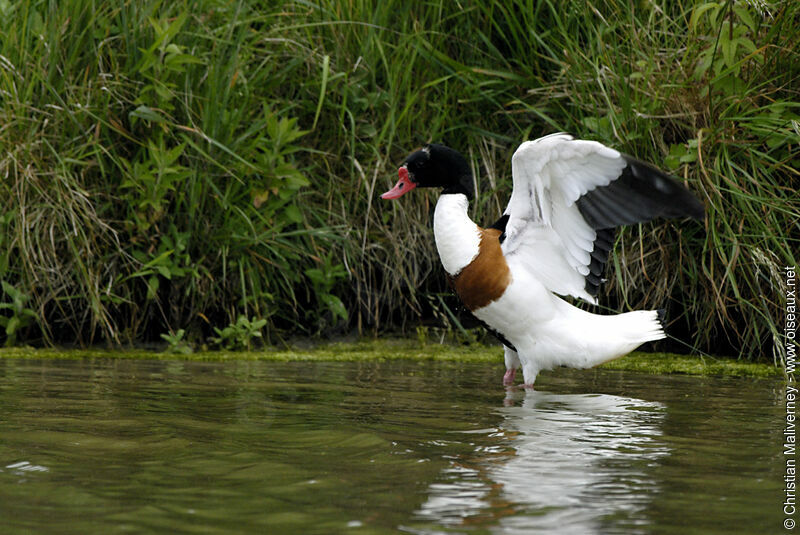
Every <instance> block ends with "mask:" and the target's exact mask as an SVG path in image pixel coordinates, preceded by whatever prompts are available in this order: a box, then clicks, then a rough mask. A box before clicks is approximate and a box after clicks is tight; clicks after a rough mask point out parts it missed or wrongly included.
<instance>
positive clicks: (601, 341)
mask: <svg viewBox="0 0 800 535" xmlns="http://www.w3.org/2000/svg"><path fill="white" fill-rule="evenodd" d="M511 178H512V186H513V189H512V193H511V197H510V199H509V202H508V205H507V207H506V209H505V211H504V212H503V214H502V215H501V216H500V218H499V219H498V220H497V221H496V222H495V223H493V224H492V225H490V226H488V227H481V226H479V225H478V224H476V223H475V222H474V221H472V219H470V217H469V214H468V207H469V202H470V201H471V200H472V199H473V197H474V195H475V190H476V188H475V179H474V177H473V175H472V171H471V168H470V165H469V164H468V162H467V160H466V159H465V158H464V156H462V155H461V154H460V153H459V152H458V151H456V150H454V149H452V148H450V147H448V146H446V145H442V144H437V143H431V144H427V145H425V146H423V147H422V148H421V149H419V150H416V151H415V152H413V153H412V154H410V155H409V156H408V157H407V158H406V159H405V161H403V163H402V165H401V166H400V168H399V169H398V180H397V183H396V184H395V186H394V187H393V188H391V189H390V190H389V191H387V192H386V193H384V194H383V195H381V198H383V199H387V200H394V199H398V198H400V197H402V196H403V195H406V194H407V193H409V192H411V191H412V190H414V189H416V188H426V187H428V188H439V189H441V193H440V195H439V198H438V200H437V202H436V206H435V209H434V213H433V235H434V240H435V242H436V249H437V251H438V254H439V259H440V260H441V264H442V267H443V268H444V271H445V272H446V275H447V280H448V282H449V284H450V286H451V288H452V289H453V290H454V291H455V293H456V294H457V296H458V297H459V299H460V300H461V303H462V304H463V305H464V307H465V308H466V309H467V310H468V311H469V312H470V313H472V315H474V316H475V317H476V318H477V319H478V320H480V321H481V322H482V323H483V324H485V325H486V326H487V327H488V328H489V330H490V331H491V332H493V333H494V334H495V335H497V337H498V338H499V339H500V341H501V342H502V343H503V346H504V347H503V351H504V361H505V365H506V372H505V374H504V376H503V384H504V385H506V386H511V385H514V383H515V378H516V373H517V370H518V369H519V368H522V375H523V384H522V386H523V387H527V388H533V384H534V382H535V380H536V377H537V375H538V374H539V372H540V371H543V370H549V369H552V368H554V367H557V366H566V367H571V368H590V367H593V366H597V365H599V364H602V363H604V362H608V361H610V360H614V359H616V358H619V357H622V356H624V355H627V354H628V353H630V352H631V351H633V350H634V349H636V348H637V347H639V346H640V345H642V344H644V343H645V342H650V341H655V340H660V339H663V338H665V337H666V333H665V331H664V325H665V323H664V320H665V318H664V310H663V309H662V310H639V311H631V312H624V313H620V314H612V315H603V314H595V313H593V312H589V311H587V310H583V309H582V308H579V307H578V306H576V305H575V304H573V303H574V302H577V301H585V302H587V303H591V304H594V305H596V304H598V300H597V296H598V293H599V289H600V287H601V285H602V283H603V282H604V280H605V279H603V271H604V268H605V265H606V262H607V261H608V258H609V253H610V252H611V250H612V248H613V245H614V236H615V232H616V229H617V228H618V227H621V226H625V225H632V224H635V223H641V222H646V221H651V220H654V219H657V218H663V219H678V218H692V219H696V220H702V219H703V218H704V216H705V209H704V205H703V203H702V202H701V201H700V200H699V199H698V198H697V197H696V196H695V195H694V194H693V193H692V192H691V191H690V190H689V189H687V188H686V187H685V186H684V185H683V184H681V183H680V182H679V181H678V180H677V179H676V178H674V177H672V176H670V175H668V174H666V173H665V172H663V171H661V170H659V169H658V168H656V167H655V166H653V165H651V164H649V163H646V162H643V161H640V160H638V159H636V158H634V157H632V156H630V155H627V154H625V153H622V152H619V151H617V150H616V149H613V148H611V147H608V146H606V145H603V144H602V143H600V142H598V141H590V140H582V139H575V138H574V137H573V136H571V135H569V134H566V133H556V134H550V135H547V136H544V137H541V138H539V139H536V140H532V141H525V142H523V143H522V144H521V145H520V146H519V147H518V148H517V149H516V151H515V152H514V154H513V156H512V158H511ZM571 301H572V302H571Z"/></svg>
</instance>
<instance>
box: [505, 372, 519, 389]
mask: <svg viewBox="0 0 800 535" xmlns="http://www.w3.org/2000/svg"><path fill="white" fill-rule="evenodd" d="M516 375H517V369H516V368H509V369H507V370H506V374H505V375H504V376H503V384H504V385H506V386H510V385H513V384H514V377H515V376H516Z"/></svg>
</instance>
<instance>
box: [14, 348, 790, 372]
mask: <svg viewBox="0 0 800 535" xmlns="http://www.w3.org/2000/svg"><path fill="white" fill-rule="evenodd" d="M2 358H25V359H87V358H88V359H92V358H112V359H157V360H173V359H181V360H192V361H208V362H221V361H227V360H259V361H269V362H296V361H326V362H358V361H387V360H414V361H444V362H467V363H482V364H486V365H487V366H494V367H496V368H497V370H498V377H499V376H501V375H502V371H503V369H504V365H503V350H502V348H500V347H498V346H497V345H492V346H488V345H483V344H471V345H450V344H422V343H419V342H418V341H409V340H399V339H385V340H361V341H359V342H336V343H321V344H314V345H312V346H309V345H304V346H292V347H288V348H283V349H277V348H271V349H265V350H263V351H235V352H231V351H200V352H197V353H191V354H184V355H180V354H176V353H170V352H156V351H144V350H114V351H109V350H97V349H92V350H80V349H68V350H64V349H58V348H52V349H33V348H22V347H15V348H0V359H2ZM600 368H603V369H611V370H623V371H635V372H641V373H652V374H685V375H704V376H705V375H714V376H728V377H780V376H782V372H781V371H780V370H779V369H778V368H776V367H775V366H771V365H769V364H763V363H754V362H743V361H740V360H734V359H730V358H722V357H720V358H714V357H704V358H697V357H691V356H687V355H678V354H674V353H643V352H635V353H631V354H630V355H627V356H625V357H623V358H621V359H617V360H615V361H612V362H609V363H606V364H603V365H602V366H600Z"/></svg>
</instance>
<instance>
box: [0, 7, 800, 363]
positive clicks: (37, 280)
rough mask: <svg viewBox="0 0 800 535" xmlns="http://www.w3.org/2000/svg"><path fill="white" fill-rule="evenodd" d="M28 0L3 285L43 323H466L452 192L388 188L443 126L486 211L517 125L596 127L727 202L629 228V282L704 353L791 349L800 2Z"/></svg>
mask: <svg viewBox="0 0 800 535" xmlns="http://www.w3.org/2000/svg"><path fill="white" fill-rule="evenodd" d="M4 6H5V7H3V10H4V13H2V15H3V17H1V18H2V21H0V95H1V96H0V98H2V102H3V104H2V108H1V109H0V114H2V116H1V117H0V124H2V126H0V148H2V156H0V176H2V177H4V178H3V182H2V185H0V194H2V196H3V197H4V198H7V199H10V202H8V203H4V205H3V207H2V208H0V226H1V227H2V229H0V280H2V281H3V282H5V283H6V285H7V287H8V288H12V290H10V291H11V292H16V294H17V295H18V296H20V299H19V300H18V301H17V302H18V303H21V304H20V305H19V306H17V307H16V308H15V309H13V310H15V311H17V312H13V313H12V312H11V311H12V308H3V309H0V316H3V317H5V318H6V319H7V320H6V321H8V318H11V317H14V314H16V315H17V316H20V320H19V321H17V322H16V323H15V325H16V327H15V334H14V338H13V339H14V340H16V341H21V340H22V341H31V342H35V341H37V340H39V339H43V340H44V341H46V342H64V341H69V340H77V341H79V342H80V343H84V344H89V343H96V342H100V341H107V342H109V343H133V342H142V341H150V340H159V337H160V335H161V334H165V333H175V332H177V331H178V330H179V329H185V330H186V332H188V333H189V337H190V339H191V341H193V342H202V341H205V340H207V339H209V337H211V336H212V335H213V333H214V328H215V327H217V328H221V327H224V326H225V325H233V324H235V323H236V320H237V318H239V317H240V316H245V317H258V318H263V319H266V320H267V324H266V325H267V327H266V329H267V331H268V333H267V334H268V338H269V339H271V340H273V341H274V340H276V337H279V336H283V335H284V334H290V333H305V334H318V333H330V332H337V331H342V330H349V329H353V328H355V329H358V330H359V331H360V332H373V331H384V330H387V329H396V328H405V329H407V328H411V327H414V326H415V325H418V324H419V323H420V321H422V322H426V323H430V322H433V323H440V322H449V324H450V325H451V326H457V325H458V321H459V319H460V318H459V316H458V314H457V311H456V310H455V307H454V304H453V302H452V300H450V298H449V297H446V296H447V290H446V285H445V282H444V279H443V276H442V272H441V269H440V268H439V266H438V260H437V257H436V253H435V250H434V248H433V245H432V239H431V236H430V230H429V225H430V212H431V207H432V205H433V202H435V193H434V192H423V193H422V194H420V195H416V196H415V197H414V198H413V199H410V200H408V201H406V202H403V203H393V204H388V203H381V202H380V201H379V199H377V195H378V194H379V193H380V192H381V191H383V190H384V189H386V188H388V187H389V186H390V185H391V183H392V181H393V180H394V178H395V176H396V167H397V165H398V163H399V162H400V161H402V159H403V157H404V156H405V155H406V154H407V153H408V152H410V151H411V150H413V149H414V148H415V147H417V146H419V145H420V144H422V143H425V142H427V141H441V142H445V143H447V144H450V145H452V146H454V147H455V148H457V149H459V150H460V151H462V152H463V153H464V154H466V155H467V156H468V158H469V159H470V161H471V163H472V165H473V168H474V171H475V173H476V176H477V177H478V180H479V189H480V192H479V196H478V198H477V202H475V203H473V207H472V211H473V214H472V215H473V217H474V218H475V219H476V220H478V221H483V222H486V221H490V220H492V218H494V217H497V215H498V214H499V213H500V212H501V211H502V209H503V208H504V204H505V202H506V200H507V198H508V195H509V193H510V176H509V173H510V165H509V162H510V156H511V154H512V153H513V151H514V149H515V148H516V146H517V145H518V144H519V143H520V142H521V141H522V140H524V139H527V138H534V137H538V136H540V135H543V134H546V133H550V132H554V131H569V132H571V133H573V134H575V135H577V136H580V137H585V138H590V139H597V140H600V141H602V142H604V143H606V144H609V145H612V146H614V147H616V148H618V149H620V150H623V151H625V152H628V153H630V154H633V155H636V156H637V157H639V158H642V159H645V160H649V161H652V162H654V163H656V164H658V165H661V166H662V167H665V168H668V169H670V170H671V171H672V172H674V173H675V174H676V175H678V176H679V177H681V178H683V179H684V180H685V181H686V183H687V184H688V186H689V187H690V188H691V189H693V190H694V191H696V192H698V194H699V196H700V197H701V198H702V199H703V201H704V203H705V204H706V207H707V213H708V217H707V220H706V222H705V223H704V224H703V225H697V224H693V223H684V222H671V223H667V224H655V225H641V226H638V227H635V228H630V229H627V230H626V231H624V232H622V233H621V234H620V235H619V237H618V246H617V249H616V253H615V255H614V257H613V259H612V262H611V266H610V268H611V269H610V270H609V272H608V276H609V279H610V281H609V284H607V285H606V287H605V292H606V295H604V296H603V301H604V302H605V303H607V304H608V305H609V306H610V307H611V308H613V309H627V308H643V307H664V306H666V307H667V309H668V317H669V318H670V319H671V322H672V325H671V326H670V330H671V332H673V333H674V334H675V335H676V336H677V337H679V338H681V339H682V340H683V343H685V344H688V345H690V346H692V347H694V348H696V349H698V350H702V351H706V352H712V353H729V354H739V355H741V356H742V357H744V358H749V359H755V360H758V359H767V360H774V361H780V359H781V358H782V355H781V354H780V353H779V352H774V353H773V347H775V348H780V347H781V344H776V343H774V342H775V341H776V340H779V337H780V336H781V334H782V323H781V321H782V319H781V315H780V308H781V307H780V302H781V296H782V295H783V287H782V285H783V284H784V283H783V281H782V278H781V277H782V276H781V266H782V265H784V264H788V265H792V264H796V263H797V248H798V240H799V238H798V237H799V236H800V233H798V230H799V227H800V222H799V221H800V201H798V196H797V194H796V191H797V189H798V186H800V180H798V165H797V159H796V155H797V152H798V142H800V126H799V125H800V122H799V121H800V114H799V113H798V104H799V103H800V99H798V88H800V68H798V50H800V48H798V43H797V39H798V38H797V35H800V33H798V29H799V28H798V27H797V25H798V20H800V19H799V18H798V14H799V13H798V10H799V9H800V8H798V6H797V5H796V3H794V2H784V3H780V4H776V5H774V6H771V5H764V6H762V5H761V4H759V3H757V2H750V3H745V2H733V1H729V2H722V3H714V2H700V1H697V2H695V3H692V4H690V5H688V6H681V5H679V3H676V2H667V1H663V2H649V3H645V4H642V3H633V4H630V3H629V4H620V3H617V2H603V3H597V4H581V3H568V4H566V5H565V4H564V3H556V2H552V1H551V0H542V1H536V2H533V1H524V0H514V1H512V2H503V3H499V2H495V3H490V2H486V3H473V4H470V5H460V4H459V3H454V2H443V1H428V2H424V3H408V2H399V1H396V0H388V1H384V2H375V1H367V0H351V1H348V2H340V1H333V0H327V1H319V2H306V1H296V2H282V3H275V2H258V1H250V2H248V1H243V0H240V1H234V2H220V1H217V0H207V1H198V2H174V3H164V2H160V1H157V0H152V1H145V2H132V3H123V4H118V3H117V4H114V3H111V2H95V3H85V2H78V1H76V0H65V1H64V2H59V3H48V2H44V1H39V2H36V1H34V2H28V3H21V4H19V5H17V4H4ZM0 300H5V301H4V302H8V303H11V301H12V296H11V295H10V293H9V292H4V295H3V296H0ZM0 302H3V301H0ZM23 310H28V311H29V312H28V313H24V314H23V312H22V311H23ZM23 315H24V317H25V318H27V319H26V320H24V321H23V320H22V316H23ZM32 318H33V319H32ZM6 339H7V340H11V339H12V338H11V337H10V335H7V337H6ZM667 347H671V348H676V347H683V346H676V345H675V342H673V343H672V345H671V346H670V345H668V346H667Z"/></svg>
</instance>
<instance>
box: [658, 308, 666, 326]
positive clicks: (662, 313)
mask: <svg viewBox="0 0 800 535" xmlns="http://www.w3.org/2000/svg"><path fill="white" fill-rule="evenodd" d="M656 317H657V318H658V323H660V324H661V328H662V329H666V328H667V310H666V309H665V308H659V309H658V310H656Z"/></svg>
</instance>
